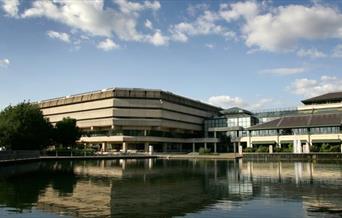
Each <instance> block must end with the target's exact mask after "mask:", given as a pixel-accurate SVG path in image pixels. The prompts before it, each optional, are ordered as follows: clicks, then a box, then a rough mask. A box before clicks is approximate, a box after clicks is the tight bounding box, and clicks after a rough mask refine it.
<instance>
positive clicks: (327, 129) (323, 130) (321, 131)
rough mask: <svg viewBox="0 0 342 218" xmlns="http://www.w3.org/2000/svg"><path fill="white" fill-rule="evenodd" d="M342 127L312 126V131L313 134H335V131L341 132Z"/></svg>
mask: <svg viewBox="0 0 342 218" xmlns="http://www.w3.org/2000/svg"><path fill="white" fill-rule="evenodd" d="M340 132H341V127H336V126H334V127H319V128H311V129H310V133H311V134H334V133H340Z"/></svg>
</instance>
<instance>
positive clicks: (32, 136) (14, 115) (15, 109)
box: [0, 102, 52, 150]
mask: <svg viewBox="0 0 342 218" xmlns="http://www.w3.org/2000/svg"><path fill="white" fill-rule="evenodd" d="M51 133H52V125H51V124H50V123H49V121H48V120H47V119H45V118H44V117H43V113H42V112H41V111H40V109H39V107H38V105H36V104H31V103H29V102H23V103H20V104H18V105H16V106H8V107H7V108H5V109H4V110H3V111H1V112H0V146H5V147H6V148H7V149H12V150H38V149H42V148H44V147H46V146H47V145H49V144H50V139H51Z"/></svg>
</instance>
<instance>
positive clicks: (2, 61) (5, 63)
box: [0, 58, 11, 68]
mask: <svg viewBox="0 0 342 218" xmlns="http://www.w3.org/2000/svg"><path fill="white" fill-rule="evenodd" d="M10 63H11V62H10V60H8V59H7V58H5V59H0V67H3V68H5V67H7V66H8V65H9V64H10Z"/></svg>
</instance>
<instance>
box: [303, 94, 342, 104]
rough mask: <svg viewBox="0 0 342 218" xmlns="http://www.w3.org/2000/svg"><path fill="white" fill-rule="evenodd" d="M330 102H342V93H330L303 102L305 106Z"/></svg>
mask: <svg viewBox="0 0 342 218" xmlns="http://www.w3.org/2000/svg"><path fill="white" fill-rule="evenodd" d="M330 101H342V91H340V92H330V93H326V94H323V95H319V96H316V97H313V98H308V99H305V100H302V102H303V104H314V103H324V102H330Z"/></svg>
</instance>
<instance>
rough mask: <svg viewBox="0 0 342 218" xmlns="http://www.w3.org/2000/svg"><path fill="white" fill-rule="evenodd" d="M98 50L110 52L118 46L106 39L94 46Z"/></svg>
mask: <svg viewBox="0 0 342 218" xmlns="http://www.w3.org/2000/svg"><path fill="white" fill-rule="evenodd" d="M96 47H97V48H98V49H102V50H103V51H110V50H113V49H117V48H119V47H120V46H119V45H118V44H116V43H115V42H113V41H112V40H111V39H109V38H107V39H105V40H103V41H101V42H99V43H98V44H97V46H96Z"/></svg>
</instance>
